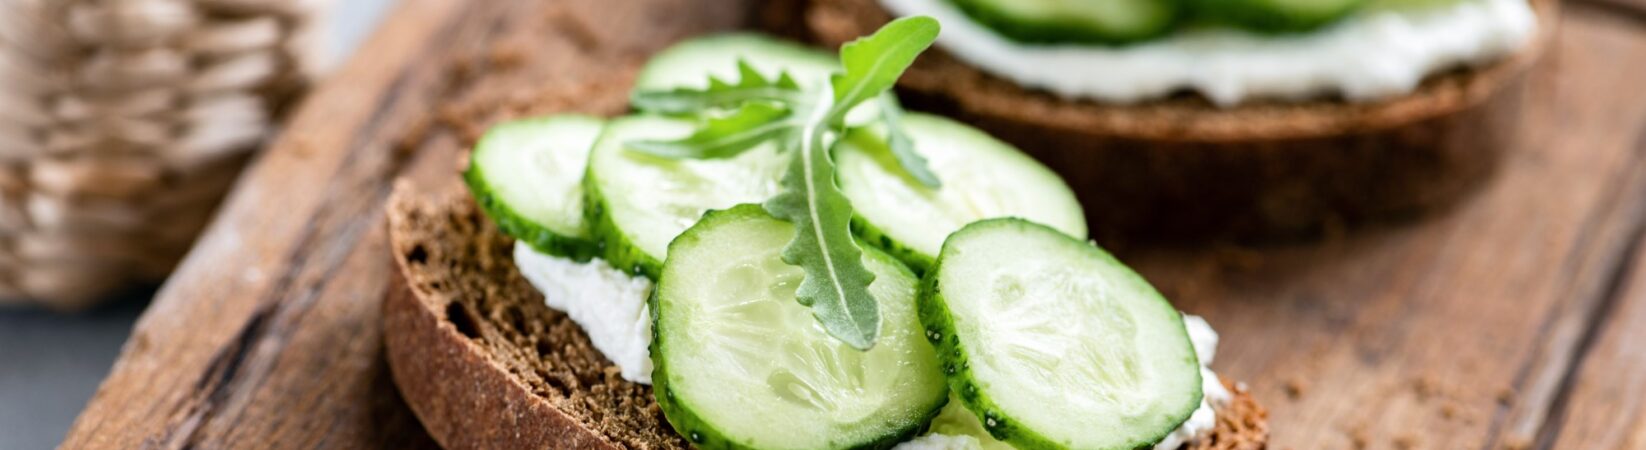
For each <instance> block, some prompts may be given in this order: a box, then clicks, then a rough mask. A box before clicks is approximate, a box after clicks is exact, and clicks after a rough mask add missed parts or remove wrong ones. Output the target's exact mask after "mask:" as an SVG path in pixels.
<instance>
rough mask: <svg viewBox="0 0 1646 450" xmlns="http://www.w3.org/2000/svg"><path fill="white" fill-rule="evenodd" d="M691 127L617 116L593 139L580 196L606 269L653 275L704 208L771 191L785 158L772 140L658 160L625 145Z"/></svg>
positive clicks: (679, 122)
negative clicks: (711, 155) (732, 150)
mask: <svg viewBox="0 0 1646 450" xmlns="http://www.w3.org/2000/svg"><path fill="white" fill-rule="evenodd" d="M693 125H694V122H692V121H690V120H683V119H673V118H667V117H661V116H644V115H642V116H629V117H623V118H619V119H615V120H613V121H611V123H610V124H608V125H607V126H606V130H605V132H603V133H601V135H600V139H599V140H597V141H596V142H595V144H594V148H593V150H591V151H590V153H589V168H588V173H587V174H586V175H585V176H584V177H583V188H584V191H585V192H584V195H585V196H586V198H587V203H588V207H587V214H588V220H589V223H590V227H591V230H592V231H593V234H594V236H596V237H597V238H598V239H600V242H599V245H600V247H601V251H600V256H601V257H602V258H604V259H605V260H606V261H607V262H609V263H611V264H612V266H613V267H617V268H619V269H623V270H625V271H628V272H629V273H632V274H636V275H645V276H647V277H650V278H652V279H654V280H655V279H657V276H658V275H659V274H661V273H662V268H663V259H664V257H665V256H667V255H668V246H669V241H672V240H674V238H675V236H679V235H680V233H681V232H682V231H685V230H686V229H687V228H689V227H691V226H692V224H694V223H697V220H698V219H700V218H702V216H703V213H704V212H707V211H709V210H713V209H724V208H729V207H731V206H733V205H737V204H741V203H759V202H763V201H766V199H769V198H771V197H772V196H773V195H776V194H777V192H778V179H779V178H781V177H782V175H783V170H784V169H785V168H787V167H788V162H789V158H788V156H787V155H785V154H782V153H780V152H779V151H778V148H777V145H776V144H774V143H766V144H761V145H760V146H758V147H755V148H753V149H750V150H748V151H747V152H744V153H743V154H741V155H738V156H737V157H734V158H724V159H678V160H677V159H664V158H658V157H653V156H649V155H646V154H642V153H638V152H633V151H629V149H628V147H627V143H629V142H633V141H638V140H647V139H656V140H667V139H677V138H680V137H684V136H686V135H689V134H691V132H692V130H693Z"/></svg>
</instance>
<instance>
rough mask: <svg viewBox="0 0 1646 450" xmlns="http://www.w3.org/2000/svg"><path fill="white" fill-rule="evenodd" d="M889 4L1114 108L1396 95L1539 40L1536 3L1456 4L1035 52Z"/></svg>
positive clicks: (964, 44)
mask: <svg viewBox="0 0 1646 450" xmlns="http://www.w3.org/2000/svg"><path fill="white" fill-rule="evenodd" d="M880 2H881V4H882V5H883V6H885V7H886V9H887V10H889V11H891V12H892V13H894V14H896V15H898V16H912V15H926V16H931V17H934V18H936V19H938V21H940V22H942V24H943V31H942V33H941V34H939V35H938V37H937V45H938V46H939V47H941V48H942V49H943V50H944V51H947V52H948V53H950V54H952V55H954V56H955V57H957V58H960V59H961V60H962V61H965V62H967V63H969V64H971V65H973V66H976V67H977V68H979V69H981V70H983V71H985V72H989V73H991V74H994V75H996V76H999V77H1002V78H1006V79H1009V80H1012V81H1014V82H1016V83H1018V84H1019V85H1022V86H1024V87H1028V88H1034V89H1042V90H1046V91H1049V92H1051V93H1053V94H1056V95H1059V96H1062V97H1065V98H1071V99H1090V100H1099V101H1106V102H1115V103H1133V102H1139V101H1147V100H1154V99H1159V98H1163V97H1166V96H1169V95H1172V94H1174V93H1177V92H1179V91H1184V90H1189V91H1194V92H1198V93H1200V94H1201V95H1203V96H1205V97H1206V98H1208V99H1210V100H1211V101H1212V102H1213V103H1216V104H1218V105H1220V106H1234V105H1237V104H1240V103H1241V102H1244V101H1247V100H1250V99H1259V98H1261V99H1283V100H1298V99H1306V98H1313V97H1318V96H1322V95H1341V96H1342V97H1343V98H1346V99H1349V100H1354V101H1373V100H1379V99H1386V98H1390V97H1398V96H1401V95H1405V94H1409V93H1411V92H1413V91H1414V90H1416V89H1417V86H1418V85H1419V84H1420V83H1421V82H1422V81H1423V79H1424V78H1425V77H1427V76H1429V75H1432V74H1435V73H1439V72H1441V71H1445V70H1449V69H1452V68H1456V67H1460V66H1471V65H1481V64H1486V63H1490V62H1492V61H1495V60H1497V59H1499V58H1502V57H1504V56H1505V55H1508V54H1511V53H1514V52H1515V51H1517V50H1519V49H1521V48H1522V47H1525V46H1526V45H1527V44H1528V43H1530V42H1531V39H1532V37H1533V36H1534V35H1535V33H1536V32H1537V16H1536V14H1535V13H1534V12H1533V10H1532V7H1531V5H1530V4H1529V3H1528V2H1527V0H1457V1H1455V2H1452V3H1449V4H1444V5H1438V6H1430V7H1410V8H1405V9H1399V10H1393V9H1384V10H1368V11H1362V12H1358V13H1355V14H1354V15H1352V16H1350V17H1348V18H1346V19H1344V20H1343V21H1342V22H1339V23H1336V24H1333V25H1329V26H1327V27H1325V28H1322V29H1319V30H1315V31H1312V32H1307V33H1298V34H1260V33H1254V32H1249V31H1243V30H1239V29H1234V28H1229V27H1193V28H1189V29H1184V30H1180V31H1177V32H1174V33H1172V34H1170V35H1167V36H1164V37H1161V38H1159V39H1155V40H1151V41H1146V42H1140V43H1136V44H1133V45H1126V46H1101V45H1074V44H1066V45H1047V44H1025V43H1019V42H1015V41H1012V40H1010V39H1007V38H1005V37H1003V36H1001V35H999V34H996V33H995V32H994V31H992V30H990V29H989V28H987V27H985V26H983V25H982V24H979V23H977V22H976V21H973V20H972V19H971V18H970V17H968V16H967V15H966V14H965V13H964V12H962V11H961V10H960V9H959V8H957V7H955V6H954V5H953V4H952V3H950V2H949V1H947V0H880Z"/></svg>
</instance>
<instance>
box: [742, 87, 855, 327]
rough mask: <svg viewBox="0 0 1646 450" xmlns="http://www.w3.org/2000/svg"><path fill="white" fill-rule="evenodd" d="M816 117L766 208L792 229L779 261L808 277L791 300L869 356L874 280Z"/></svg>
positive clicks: (822, 125)
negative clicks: (780, 190) (872, 284)
mask: <svg viewBox="0 0 1646 450" xmlns="http://www.w3.org/2000/svg"><path fill="white" fill-rule="evenodd" d="M817 113H818V114H816V115H814V116H813V117H812V118H811V119H809V120H808V121H807V123H806V126H805V128H804V129H803V130H802V131H801V133H800V139H799V140H798V142H796V143H795V144H797V145H798V146H799V147H798V148H795V149H793V150H792V151H793V152H794V160H793V161H792V162H791V163H790V164H789V169H788V172H787V173H785V174H784V175H783V180H782V181H781V183H782V184H781V187H782V192H781V193H779V194H778V195H777V196H776V197H773V198H772V199H771V200H768V201H767V202H766V204H765V205H764V206H765V208H766V211H767V212H769V213H771V215H772V216H774V217H777V218H779V219H783V220H787V221H789V222H790V223H793V224H794V228H795V238H794V240H793V241H790V242H789V245H788V246H787V247H784V248H783V262H786V263H789V264H791V265H795V266H800V268H801V269H802V270H804V271H805V272H806V278H805V279H804V280H802V281H801V282H800V287H799V289H797V290H796V291H795V300H797V301H799V302H800V304H801V305H805V306H808V307H811V308H812V315H813V316H814V317H816V318H817V321H818V322H820V323H822V324H823V329H824V330H827V331H828V332H829V334H830V335H832V336H834V337H835V338H836V339H840V340H841V341H842V342H845V343H846V344H847V345H850V346H852V347H854V348H857V349H859V350H865V351H867V350H869V349H871V348H874V341H875V339H876V338H878V337H879V335H880V304H879V303H878V302H877V301H876V300H875V298H874V296H873V295H872V294H870V293H869V283H872V282H873V281H874V278H875V276H874V272H870V271H869V269H868V268H867V267H865V266H864V265H863V250H862V249H860V248H858V247H857V243H856V242H855V241H854V240H852V231H851V218H852V204H851V201H850V200H848V199H847V198H846V194H845V193H843V192H841V191H840V188H839V186H836V185H835V184H834V161H832V160H830V158H829V151H828V149H827V148H825V145H826V144H825V139H826V137H827V136H826V135H827V133H828V131H829V130H828V124H827V123H826V122H825V121H823V120H822V118H821V117H819V116H822V115H823V114H825V113H827V111H826V110H823V109H819V110H818V111H817Z"/></svg>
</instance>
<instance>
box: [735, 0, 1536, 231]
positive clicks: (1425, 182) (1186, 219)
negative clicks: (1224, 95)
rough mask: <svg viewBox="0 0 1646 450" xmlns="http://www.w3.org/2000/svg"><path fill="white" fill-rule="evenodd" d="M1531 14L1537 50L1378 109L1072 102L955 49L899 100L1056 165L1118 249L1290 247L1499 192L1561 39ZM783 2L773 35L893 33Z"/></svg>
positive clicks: (924, 65) (833, 2)
mask: <svg viewBox="0 0 1646 450" xmlns="http://www.w3.org/2000/svg"><path fill="white" fill-rule="evenodd" d="M1530 1H1531V2H1532V4H1533V6H1534V8H1535V9H1536V10H1537V14H1538V16H1539V21H1538V26H1539V28H1540V29H1539V30H1538V35H1537V37H1535V38H1534V42H1533V43H1532V44H1531V45H1530V46H1529V47H1528V48H1526V49H1524V50H1523V51H1521V52H1519V53H1517V54H1516V55H1514V56H1512V57H1510V58H1507V59H1504V60H1502V61H1500V62H1497V63H1494V64H1491V65H1488V66H1485V67H1480V68H1476V69H1460V70H1454V71H1451V72H1447V73H1443V74H1440V75H1436V76H1431V77H1430V78H1429V79H1428V80H1426V81H1425V82H1424V83H1423V85H1422V86H1421V87H1420V88H1419V90H1418V91H1416V92H1414V93H1412V94H1410V95H1407V96H1404V97H1401V98H1397V99H1392V100H1388V101H1382V102H1375V103H1350V102H1345V101H1342V100H1337V99H1320V100H1313V101H1305V102H1255V103H1248V104H1242V105H1240V106H1236V107H1232V108H1219V107H1216V106H1214V105H1212V104H1211V103H1210V102H1208V101H1207V100H1205V99H1204V98H1202V97H1199V96H1198V95H1193V94H1182V95H1178V96H1175V97H1172V98H1169V99H1165V100H1158V101H1151V102H1143V103H1139V104H1135V105H1114V104H1103V103H1099V102H1092V101H1070V100H1065V99H1063V98H1061V97H1057V96H1055V95H1052V94H1049V93H1045V92H1041V91H1037V90H1033V89H1026V88H1023V87H1020V86H1018V85H1017V84H1015V83H1013V82H1011V81H1008V80H1005V79H1001V78H998V77H995V76H993V75H989V74H987V73H984V72H982V71H980V70H978V69H976V68H974V67H972V66H970V65H968V64H966V63H964V62H963V61H960V60H958V59H957V58H955V57H953V56H951V55H949V54H947V53H945V52H943V51H942V49H941V46H938V47H936V48H934V49H933V50H931V51H928V52H927V53H926V54H925V55H923V56H922V57H921V58H920V60H919V61H918V62H917V63H916V64H915V65H914V67H913V68H911V69H910V70H909V71H908V73H907V74H906V75H905V76H904V77H903V79H902V80H901V81H900V83H899V88H900V93H901V94H902V96H903V97H904V100H905V102H906V103H908V104H909V105H910V106H911V107H913V108H916V109H923V110H928V111H933V112H938V113H942V114H946V115H950V116H953V117H956V118H959V119H961V120H964V121H966V122H968V123H971V124H973V125H976V126H978V127H980V128H983V129H984V130H987V131H988V132H989V133H990V134H993V135H995V136H996V137H1000V138H1001V139H1004V140H1006V141H1008V142H1011V143H1013V144H1016V145H1018V146H1019V147H1021V148H1023V149H1024V150H1025V151H1028V152H1029V153H1031V154H1033V155H1034V156H1035V157H1037V158H1039V159H1041V160H1042V161H1045V162H1046V163H1047V164H1048V165H1050V166H1051V167H1052V168H1053V169H1055V170H1057V171H1058V172H1059V173H1061V174H1062V175H1063V176H1064V178H1066V179H1067V180H1068V181H1069V183H1070V185H1071V186H1073V187H1074V188H1075V191H1076V192H1077V193H1078V194H1079V195H1080V198H1081V201H1082V203H1084V204H1085V205H1086V211H1087V214H1088V216H1089V217H1088V219H1089V220H1090V222H1091V229H1092V230H1093V231H1092V233H1093V235H1094V237H1096V238H1098V239H1099V240H1101V241H1104V242H1106V243H1111V244H1112V243H1115V242H1114V241H1116V238H1118V237H1122V236H1123V237H1125V238H1128V239H1130V238H1151V237H1161V238H1173V239H1181V238H1222V237H1230V236H1233V237H1251V236H1276V235H1289V234H1296V233H1299V232H1307V231H1314V230H1319V229H1321V228H1323V227H1326V226H1331V225H1336V224H1341V223H1344V222H1358V221H1363V220H1368V219H1384V218H1390V217H1401V216H1410V215H1415V214H1417V213H1423V212H1427V211H1431V210H1434V209H1436V208H1438V207H1442V206H1445V205H1448V204H1451V203H1454V202H1455V201H1457V200H1459V199H1461V198H1463V197H1464V196H1465V195H1464V194H1466V193H1468V192H1469V191H1471V190H1472V189H1471V188H1472V187H1474V186H1476V185H1479V184H1481V182H1482V181H1483V180H1485V179H1486V178H1488V175H1489V174H1490V173H1491V172H1492V170H1491V169H1492V168H1493V167H1494V166H1495V165H1496V162H1497V161H1498V159H1499V157H1500V156H1501V153H1502V152H1503V151H1504V150H1505V149H1507V148H1510V147H1512V146H1513V145H1514V143H1515V140H1516V136H1515V130H1516V129H1517V128H1519V127H1518V126H1517V124H1518V122H1519V120H1520V117H1521V114H1520V112H1519V109H1520V108H1519V105H1520V96H1521V95H1520V91H1521V90H1522V89H1521V88H1520V86H1519V85H1521V84H1524V83H1519V82H1518V81H1519V80H1520V79H1522V78H1524V76H1523V74H1524V73H1525V72H1526V69H1527V68H1528V67H1529V66H1530V65H1531V64H1532V62H1533V61H1534V60H1535V59H1536V57H1537V56H1538V55H1539V54H1540V53H1541V51H1542V49H1543V48H1544V47H1546V46H1547V45H1548V41H1550V40H1551V39H1552V36H1553V31H1554V29H1555V27H1556V22H1557V20H1556V18H1557V9H1558V8H1557V6H1558V5H1557V3H1556V2H1555V1H1554V0H1530ZM773 2H774V4H773V5H769V6H768V7H767V9H768V10H769V11H770V12H768V13H767V14H765V16H764V17H766V20H767V21H768V24H770V26H771V27H772V28H773V31H774V32H779V33H784V34H788V35H795V34H796V31H795V30H796V29H797V28H798V29H800V30H802V31H800V32H799V33H800V34H801V35H802V36H801V37H803V38H806V39H809V40H812V41H815V42H818V43H821V44H823V45H828V46H838V45H840V44H841V43H844V42H847V41H849V40H851V39H854V38H856V37H857V36H861V35H864V34H867V33H869V32H872V31H874V30H875V29H877V28H878V27H879V26H880V25H882V24H884V23H885V22H887V21H888V20H890V19H891V15H890V14H889V13H887V12H886V11H885V10H884V9H883V8H882V7H881V6H880V3H879V1H878V0H773ZM785 15H787V16H785Z"/></svg>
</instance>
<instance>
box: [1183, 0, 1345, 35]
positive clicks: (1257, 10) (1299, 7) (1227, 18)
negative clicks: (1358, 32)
mask: <svg viewBox="0 0 1646 450" xmlns="http://www.w3.org/2000/svg"><path fill="white" fill-rule="evenodd" d="M1195 2H1196V3H1195V11H1196V13H1197V14H1200V15H1201V16H1202V17H1204V18H1207V19H1211V20H1213V21H1221V22H1227V23H1231V24H1235V25H1238V26H1241V27H1244V28H1247V29H1251V30H1253V31H1260V32H1270V33H1286V32H1303V31H1309V30H1313V29H1316V28H1320V27H1322V26H1325V25H1327V24H1330V23H1332V22H1336V21H1337V20H1339V19H1342V18H1344V17H1346V16H1348V15H1349V14H1350V13H1353V12H1354V11H1355V10H1356V9H1357V8H1359V7H1360V6H1361V5H1363V4H1365V3H1366V0H1195Z"/></svg>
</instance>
